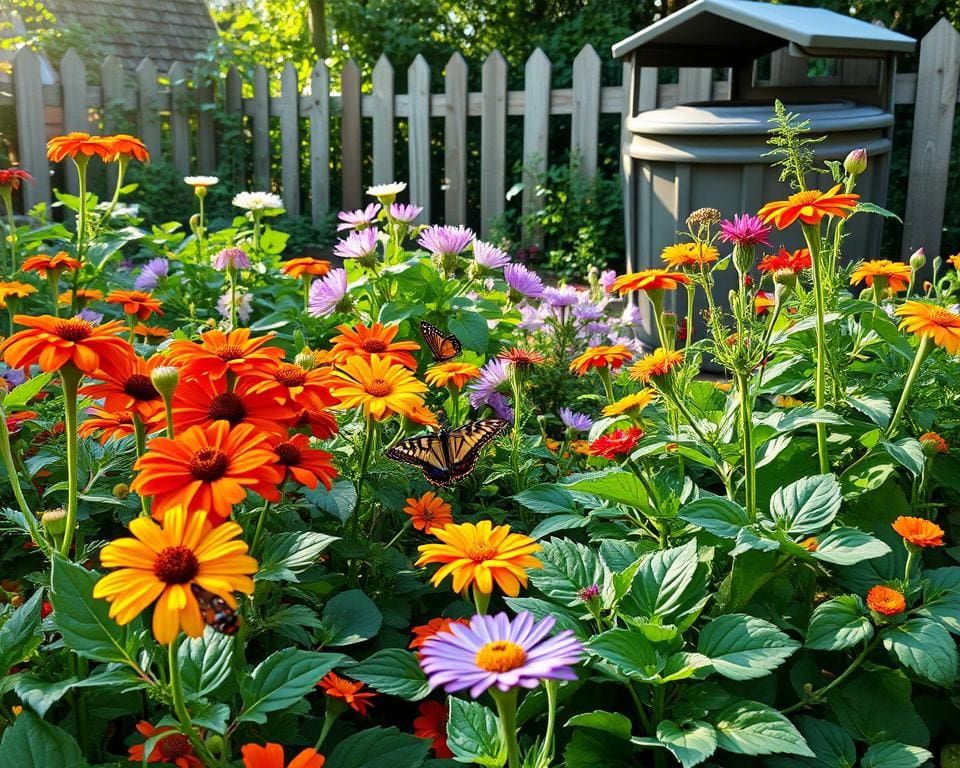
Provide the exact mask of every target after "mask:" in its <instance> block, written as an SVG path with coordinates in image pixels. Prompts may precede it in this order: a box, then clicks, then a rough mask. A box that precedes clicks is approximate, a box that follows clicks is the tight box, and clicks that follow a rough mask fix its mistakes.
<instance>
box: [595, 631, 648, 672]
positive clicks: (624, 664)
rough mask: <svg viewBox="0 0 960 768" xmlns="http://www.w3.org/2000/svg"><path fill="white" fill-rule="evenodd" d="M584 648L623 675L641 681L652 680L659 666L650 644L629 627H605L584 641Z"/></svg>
mask: <svg viewBox="0 0 960 768" xmlns="http://www.w3.org/2000/svg"><path fill="white" fill-rule="evenodd" d="M586 649H587V652H588V653H591V654H593V655H594V656H598V657H599V658H601V659H603V660H604V661H608V662H610V663H611V664H613V666H615V667H616V668H617V669H619V670H620V671H621V672H622V673H623V674H625V675H627V677H635V678H637V679H639V680H643V681H645V682H652V681H654V680H656V679H657V678H658V676H659V672H660V667H661V666H662V664H661V663H660V661H659V659H658V657H657V652H656V650H655V649H654V647H653V644H652V643H651V642H650V641H649V640H647V639H646V638H645V637H644V636H643V635H642V634H641V633H639V632H636V631H633V630H629V629H608V630H607V631H606V632H603V633H601V634H599V635H597V636H596V637H594V638H592V639H591V640H590V641H589V642H587V644H586Z"/></svg>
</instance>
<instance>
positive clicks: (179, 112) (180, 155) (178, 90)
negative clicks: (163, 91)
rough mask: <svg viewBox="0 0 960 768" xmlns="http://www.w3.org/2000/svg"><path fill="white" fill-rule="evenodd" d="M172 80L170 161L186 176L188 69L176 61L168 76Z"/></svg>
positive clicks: (188, 138) (188, 104) (188, 123)
mask: <svg viewBox="0 0 960 768" xmlns="http://www.w3.org/2000/svg"><path fill="white" fill-rule="evenodd" d="M167 77H168V78H169V79H170V159H171V160H172V162H173V165H174V167H175V168H176V169H177V170H178V171H179V172H180V173H182V174H183V175H184V176H186V175H188V174H189V173H190V116H189V109H190V102H189V99H190V95H189V91H188V90H187V68H186V67H185V66H184V65H183V64H182V63H180V62H179V61H176V62H174V63H173V65H172V66H171V67H170V72H169V73H168V74H167Z"/></svg>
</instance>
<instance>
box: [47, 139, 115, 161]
mask: <svg viewBox="0 0 960 768" xmlns="http://www.w3.org/2000/svg"><path fill="white" fill-rule="evenodd" d="M105 139H106V137H104V136H91V135H90V134H89V133H81V132H79V131H74V132H72V133H68V134H67V135H66V136H54V137H53V138H52V139H50V141H48V142H47V159H48V160H52V161H53V162H55V163H59V162H60V161H61V160H63V159H64V158H65V157H69V158H71V159H74V160H75V159H76V157H77V155H82V156H83V157H88V158H89V157H93V156H94V155H96V156H97V157H99V158H100V159H101V160H103V161H104V162H105V163H106V162H109V161H110V160H112V159H113V157H112V155H113V149H112V147H111V146H110V144H109V143H108V142H107V141H106V140H105Z"/></svg>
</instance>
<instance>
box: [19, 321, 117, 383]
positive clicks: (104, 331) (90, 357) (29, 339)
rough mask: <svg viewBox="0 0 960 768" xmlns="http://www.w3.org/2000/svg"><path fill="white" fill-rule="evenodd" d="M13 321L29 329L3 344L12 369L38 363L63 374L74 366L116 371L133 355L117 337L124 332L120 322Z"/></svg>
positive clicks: (89, 369) (88, 369)
mask: <svg viewBox="0 0 960 768" xmlns="http://www.w3.org/2000/svg"><path fill="white" fill-rule="evenodd" d="M13 321H14V322H15V323H17V324H18V325H24V326H26V327H27V330H26V331H19V332H18V333H15V334H13V336H11V337H10V338H9V339H7V340H6V341H4V342H3V344H2V345H0V350H2V351H3V360H4V362H5V363H6V364H7V365H9V366H10V367H11V368H25V367H26V366H28V365H33V364H34V363H37V364H39V366H40V369H41V370H44V371H59V370H60V369H61V368H63V367H64V366H65V365H67V364H68V363H72V364H73V365H74V366H75V367H76V368H77V369H79V370H80V371H83V372H84V373H93V372H94V371H96V370H97V369H98V368H102V369H103V370H105V371H111V372H112V371H115V370H117V369H118V368H120V367H122V365H123V363H124V362H125V361H126V359H127V358H128V357H131V356H132V355H133V348H132V347H131V346H130V345H129V344H128V343H127V342H126V341H124V340H123V339H121V338H119V337H118V336H117V334H118V333H121V332H122V331H123V323H121V322H120V321H119V320H115V321H113V322H110V323H104V324H103V325H93V324H92V323H88V322H87V321H86V320H80V319H79V318H72V319H69V320H67V319H64V318H60V317H53V316H52V315H41V316H40V317H30V316H29V315H15V316H14V318H13Z"/></svg>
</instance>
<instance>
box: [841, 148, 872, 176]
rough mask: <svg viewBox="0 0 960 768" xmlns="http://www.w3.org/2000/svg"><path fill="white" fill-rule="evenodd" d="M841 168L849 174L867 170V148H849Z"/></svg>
mask: <svg viewBox="0 0 960 768" xmlns="http://www.w3.org/2000/svg"><path fill="white" fill-rule="evenodd" d="M843 170H845V171H846V172H847V173H849V174H850V175H851V176H859V175H860V174H861V173H863V172H864V171H865V170H867V150H865V149H863V148H860V149H854V150H851V151H850V154H849V155H847V159H846V160H844V161H843Z"/></svg>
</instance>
